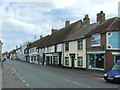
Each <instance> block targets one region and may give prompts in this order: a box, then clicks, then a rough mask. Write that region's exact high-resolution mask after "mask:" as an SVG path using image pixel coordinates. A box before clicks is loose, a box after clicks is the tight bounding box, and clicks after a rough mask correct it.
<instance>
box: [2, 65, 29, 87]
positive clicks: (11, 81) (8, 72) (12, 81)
mask: <svg viewBox="0 0 120 90" xmlns="http://www.w3.org/2000/svg"><path fill="white" fill-rule="evenodd" d="M2 88H3V89H5V88H28V87H27V85H25V84H24V83H23V82H22V81H21V80H20V78H19V77H18V76H17V75H16V71H15V69H14V68H13V67H12V66H11V65H8V64H4V65H3V66H2Z"/></svg>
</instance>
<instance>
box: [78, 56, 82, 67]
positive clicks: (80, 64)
mask: <svg viewBox="0 0 120 90" xmlns="http://www.w3.org/2000/svg"><path fill="white" fill-rule="evenodd" d="M78 58H82V59H78ZM79 60H80V61H79ZM77 65H78V66H81V67H82V66H83V57H82V56H79V57H77Z"/></svg>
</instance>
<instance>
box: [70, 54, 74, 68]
mask: <svg viewBox="0 0 120 90" xmlns="http://www.w3.org/2000/svg"><path fill="white" fill-rule="evenodd" d="M70 57H71V67H72V68H74V62H75V61H74V60H75V54H70Z"/></svg>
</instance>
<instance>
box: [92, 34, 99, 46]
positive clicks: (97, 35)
mask: <svg viewBox="0 0 120 90" xmlns="http://www.w3.org/2000/svg"><path fill="white" fill-rule="evenodd" d="M96 37H97V39H96ZM92 38H94V40H93V39H92ZM97 40H99V41H98V42H99V43H98V44H93V42H94V43H96V42H97ZM100 40H101V37H100V34H99V33H98V34H93V35H92V36H91V46H100Z"/></svg>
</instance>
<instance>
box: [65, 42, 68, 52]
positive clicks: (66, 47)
mask: <svg viewBox="0 0 120 90" xmlns="http://www.w3.org/2000/svg"><path fill="white" fill-rule="evenodd" d="M65 51H69V43H68V42H67V43H65Z"/></svg>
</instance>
